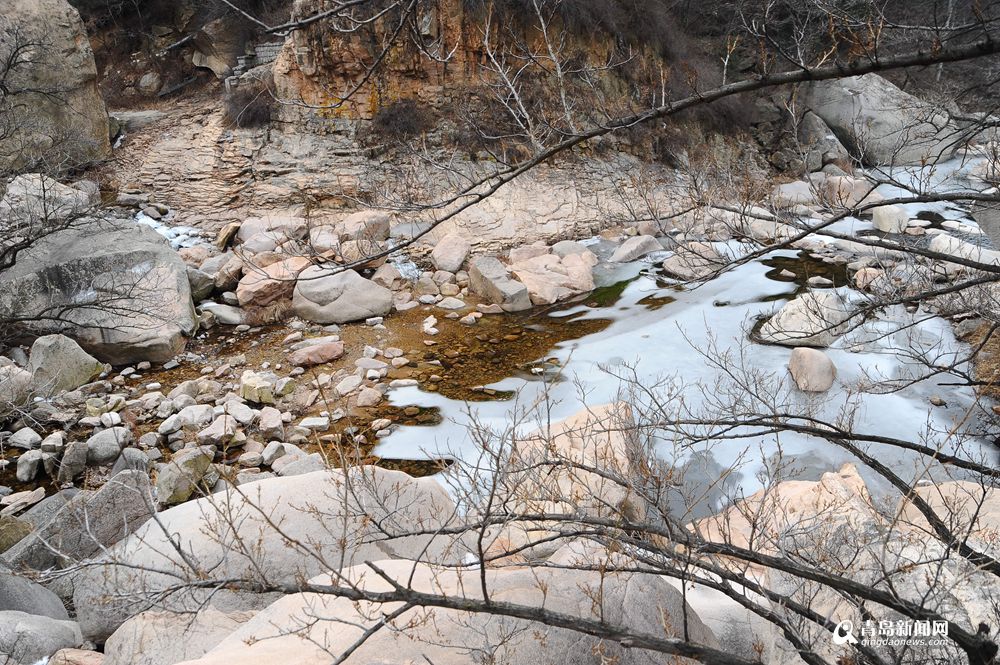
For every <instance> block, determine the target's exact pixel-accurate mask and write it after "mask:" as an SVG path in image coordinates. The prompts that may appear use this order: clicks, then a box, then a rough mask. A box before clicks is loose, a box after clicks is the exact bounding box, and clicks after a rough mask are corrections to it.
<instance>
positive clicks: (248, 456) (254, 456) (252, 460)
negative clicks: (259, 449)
mask: <svg viewBox="0 0 1000 665" xmlns="http://www.w3.org/2000/svg"><path fill="white" fill-rule="evenodd" d="M236 463H237V464H239V465H240V466H243V467H255V466H260V465H261V464H263V463H264V456H263V455H261V454H260V453H251V452H247V453H243V454H242V455H240V456H239V457H238V458H236Z"/></svg>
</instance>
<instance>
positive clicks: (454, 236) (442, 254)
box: [431, 233, 472, 272]
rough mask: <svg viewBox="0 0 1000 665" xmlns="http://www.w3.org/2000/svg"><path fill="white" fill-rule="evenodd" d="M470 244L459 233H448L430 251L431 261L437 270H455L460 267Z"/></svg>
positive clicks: (470, 247) (467, 253)
mask: <svg viewBox="0 0 1000 665" xmlns="http://www.w3.org/2000/svg"><path fill="white" fill-rule="evenodd" d="M470 249H472V246H471V245H470V244H469V241H468V240H466V239H465V238H464V237H463V236H462V235H461V234H459V233H449V234H448V235H446V236H444V237H443V238H441V239H440V240H438V242H437V244H436V245H435V246H434V249H433V250H432V251H431V263H433V264H434V267H435V268H437V269H438V270H447V271H448V272H455V271H457V270H459V269H461V267H462V264H463V263H465V258H466V257H467V256H468V255H469V250H470Z"/></svg>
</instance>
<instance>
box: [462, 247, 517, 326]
mask: <svg viewBox="0 0 1000 665" xmlns="http://www.w3.org/2000/svg"><path fill="white" fill-rule="evenodd" d="M469 288H470V289H471V290H472V292H473V293H475V294H477V295H479V296H481V297H483V298H485V299H486V300H488V301H489V302H491V303H495V304H497V305H500V307H502V308H503V309H504V311H507V312H518V311H521V310H525V309H531V298H530V296H529V295H528V289H527V287H526V286H524V284H521V283H520V282H518V281H516V280H514V279H511V277H510V276H509V275H508V274H507V268H505V267H504V265H503V264H502V263H500V261H499V259H497V258H496V257H492V256H479V257H476V258H474V259H472V260H471V261H469Z"/></svg>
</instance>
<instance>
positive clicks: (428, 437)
mask: <svg viewBox="0 0 1000 665" xmlns="http://www.w3.org/2000/svg"><path fill="white" fill-rule="evenodd" d="M883 193H885V194H886V195H891V194H892V192H889V191H886V192H883ZM929 207H932V206H928V204H921V205H920V209H921V210H927V209H928V208H929ZM938 207H940V208H941V209H942V210H943V211H944V210H947V211H948V212H949V213H954V214H953V215H952V216H951V218H952V219H955V218H961V217H960V216H959V213H960V212H961V211H960V210H958V209H955V210H952V209H951V208H952V206H951V205H950V204H938ZM913 212H914V214H915V212H917V210H914V211H913ZM835 230H836V231H838V232H841V233H850V234H858V233H861V232H865V231H871V230H872V225H871V222H868V221H864V220H858V219H853V218H850V219H845V220H842V221H840V222H838V223H837V225H836V228H835ZM727 249H729V251H730V253H732V252H733V251H739V250H740V248H739V246H738V245H737V244H735V243H730V244H729V245H728V247H727ZM776 257H784V258H795V257H796V254H795V253H794V252H790V251H778V252H773V253H771V254H770V255H768V256H767V257H764V259H761V260H758V261H755V262H752V263H748V264H746V265H743V266H741V267H739V268H736V269H734V270H732V271H730V272H728V273H725V274H723V275H722V276H720V277H718V278H716V279H714V280H712V281H710V282H708V283H707V284H704V285H702V286H700V287H698V288H693V289H690V288H685V289H681V288H679V287H676V286H672V285H670V284H666V283H664V282H663V280H662V278H660V279H657V276H656V275H655V274H653V271H652V270H650V267H651V266H650V264H649V263H643V262H637V263H633V264H628V265H625V266H622V267H621V268H619V269H618V271H617V274H616V275H615V276H614V278H615V279H631V280H632V281H631V282H630V283H629V284H628V285H627V287H626V288H625V289H624V291H623V293H622V295H621V298H620V300H619V301H618V302H617V304H616V306H615V307H613V308H610V311H609V308H601V309H588V308H586V307H582V306H581V307H578V308H576V309H572V310H568V311H563V312H560V313H559V315H560V316H570V315H576V316H582V317H599V318H609V317H610V318H612V319H613V323H612V324H611V325H610V326H608V327H607V328H606V329H604V330H601V331H600V332H597V333H594V334H591V335H588V336H585V337H583V338H580V339H576V340H572V341H567V342H564V343H562V344H559V345H557V346H556V347H555V348H553V349H552V350H551V351H550V352H548V353H546V354H544V357H546V358H551V357H553V356H554V357H556V358H558V359H559V361H560V362H561V364H562V366H563V367H564V372H563V376H562V377H561V380H558V381H554V382H552V381H550V382H544V381H540V380H537V379H534V380H533V379H531V378H522V377H512V378H508V379H505V380H503V381H501V382H499V383H496V384H493V385H491V386H489V387H491V388H495V389H497V390H505V391H509V390H513V391H515V392H516V394H517V399H516V400H511V401H495V402H477V403H475V404H466V403H462V402H459V401H455V400H451V399H448V398H446V397H444V396H442V395H440V394H438V393H434V392H424V391H421V390H420V389H419V388H417V387H408V388H402V389H397V390H393V391H391V392H390V394H389V398H390V400H391V402H392V403H393V404H396V405H400V406H405V405H418V406H423V407H437V408H439V409H440V411H441V413H442V415H443V417H444V422H443V423H442V424H440V425H437V426H433V427H400V428H399V429H398V430H397V431H395V432H394V433H393V434H391V435H390V436H388V437H386V438H385V439H383V441H382V443H381V444H380V446H379V447H378V449H377V451H376V452H377V453H378V454H381V455H384V456H387V457H406V458H413V457H421V456H427V457H441V456H454V457H457V458H458V459H460V460H466V461H471V460H473V459H475V458H476V456H477V453H478V450H477V448H476V444H475V443H474V442H473V440H472V439H471V438H470V436H469V434H468V426H469V424H470V422H472V420H475V421H477V422H479V423H481V424H485V425H488V426H490V427H492V428H494V429H496V430H498V431H503V430H504V429H505V428H506V427H507V426H508V423H510V422H511V420H512V419H513V418H515V417H519V418H522V419H523V425H522V426H521V429H522V430H531V429H534V428H535V427H536V426H537V425H538V424H540V422H541V420H542V419H543V418H546V419H551V420H558V419H562V418H564V417H567V416H570V415H572V414H574V413H576V412H578V411H580V410H581V409H582V408H583V407H584V405H585V404H586V405H597V404H603V403H607V402H610V401H614V400H615V399H616V398H617V397H618V396H619V395H620V392H619V391H620V389H621V387H622V384H621V381H620V380H619V379H617V378H616V377H615V376H614V374H616V368H617V370H622V369H623V368H626V367H634V368H635V377H636V378H637V379H638V381H639V382H640V383H643V384H646V385H653V384H654V383H657V382H658V381H660V380H661V379H662V378H663V377H665V376H676V377H678V379H679V380H680V381H681V382H682V383H683V384H684V385H685V389H684V390H683V391H682V396H683V400H684V402H685V403H686V404H687V405H688V406H689V407H690V408H692V409H698V408H699V407H700V406H703V405H705V404H706V403H707V400H706V392H708V393H709V396H710V397H711V391H713V390H714V387H715V386H716V385H717V382H719V381H720V380H723V377H724V370H723V368H721V367H719V366H717V364H715V363H713V362H711V361H710V360H709V359H708V358H706V357H705V355H703V354H708V355H709V356H714V357H720V356H724V355H725V354H727V353H729V354H732V355H733V356H734V357H738V358H740V357H741V358H743V359H744V361H743V362H745V363H746V364H747V366H748V367H752V368H756V369H759V370H769V371H773V372H774V374H775V377H776V379H777V380H778V381H780V382H783V385H784V386H785V387H786V388H788V393H787V394H788V396H789V399H790V400H791V401H792V404H793V405H794V406H793V408H794V409H795V410H801V412H806V411H808V410H810V409H814V410H815V412H816V413H817V414H818V415H819V416H821V417H825V418H827V419H829V420H831V421H832V420H835V419H836V417H837V414H838V413H839V412H841V410H842V409H846V408H848V406H849V405H853V404H854V403H855V402H856V403H857V404H858V406H857V410H856V413H855V414H854V420H853V427H854V429H855V431H860V432H865V433H868V434H871V435H882V436H890V437H895V438H899V439H904V440H907V441H912V442H925V443H929V444H930V445H934V444H936V443H938V442H943V443H942V445H944V447H945V448H947V446H948V445H950V443H949V441H950V440H949V439H948V436H947V435H946V434H942V435H940V437H938V438H935V437H934V436H932V437H931V440H930V441H928V440H927V439H926V436H927V435H928V433H929V432H934V433H947V432H949V431H950V430H951V429H952V428H954V427H956V425H958V424H959V423H962V422H967V420H966V419H967V418H968V416H969V414H970V412H972V411H973V405H974V403H975V400H976V397H975V394H974V392H973V390H972V389H971V388H969V387H956V386H954V385H949V384H952V383H954V378H953V377H951V376H949V375H947V374H940V375H937V376H932V377H929V378H924V379H923V380H920V381H918V382H916V383H913V384H912V385H907V386H905V387H902V388H900V389H898V390H884V389H873V388H874V386H873V380H880V381H891V380H897V381H900V382H905V380H906V379H908V378H910V377H913V376H917V375H918V374H921V372H922V371H925V370H926V367H925V366H923V365H921V364H920V363H919V362H918V361H917V360H914V352H917V354H916V355H917V356H919V355H921V354H922V355H924V356H925V357H930V358H932V359H933V361H934V362H936V363H938V364H947V363H948V362H949V361H950V360H954V359H955V358H956V357H957V356H956V354H958V353H960V352H961V351H962V349H963V348H964V346H963V345H962V344H961V343H960V342H958V341H957V340H956V339H955V337H954V334H953V331H952V329H951V325H950V324H949V323H948V322H947V321H945V320H943V319H941V318H938V317H931V316H929V315H928V314H927V313H926V312H920V311H917V312H914V313H908V312H907V311H906V310H905V309H904V308H903V307H901V306H897V307H892V308H887V309H885V310H884V311H882V312H881V313H880V314H879V316H878V318H877V319H874V320H871V321H869V322H867V323H865V325H863V326H862V327H861V328H859V329H858V330H856V331H853V332H852V333H851V334H849V335H847V336H845V337H843V338H841V339H840V340H838V341H837V342H836V343H834V344H833V346H832V347H831V348H829V349H827V350H826V353H827V355H828V356H829V357H830V359H831V360H832V361H833V362H834V364H835V365H836V368H837V379H836V382H835V384H834V387H833V388H832V389H831V390H830V391H829V392H828V393H826V394H823V395H821V396H815V395H810V394H806V393H802V392H800V391H797V390H794V389H793V388H792V386H793V383H792V380H791V377H790V376H789V375H788V372H787V364H788V360H789V357H790V355H791V352H792V350H791V349H790V348H786V347H780V346H772V345H764V344H757V343H753V342H751V341H749V332H750V330H751V328H752V326H753V323H754V322H755V321H756V320H758V319H759V318H760V317H762V316H766V315H769V314H770V313H772V312H773V311H775V310H776V309H777V308H779V307H780V306H781V305H782V304H783V303H784V302H785V301H786V300H787V299H788V298H790V297H791V296H792V295H793V294H794V291H795V289H796V288H797V285H796V284H795V283H790V282H787V281H775V280H772V279H769V278H768V277H767V276H766V274H767V273H768V272H769V271H771V270H772V268H771V267H769V266H767V265H765V264H764V263H763V261H764V260H766V259H768V258H771V259H773V258H776ZM840 290H841V292H842V293H843V294H844V295H845V296H846V297H848V298H855V297H857V294H856V293H855V292H853V291H850V290H848V289H846V288H841V289H840ZM651 295H654V296H655V295H659V296H667V295H669V296H671V297H673V298H674V299H675V300H674V301H673V302H669V303H667V304H665V305H663V306H662V307H658V308H655V309H652V308H649V307H647V306H646V305H644V304H643V303H640V302H639V301H640V300H642V299H643V298H647V297H648V296H651ZM710 340H714V342H710ZM741 350H742V353H741ZM921 375H922V374H921ZM883 388H884V386H883ZM869 391H870V392H869ZM581 392H582V393H584V396H583V397H581ZM545 393H547V398H546V399H544V400H543V394H545ZM859 393H861V394H860V395H859ZM932 396H935V397H940V398H943V399H944V400H945V401H946V405H945V406H939V407H934V406H931V404H930V398H931V397H932ZM542 401H544V402H545V403H546V409H545V410H542V409H538V410H536V411H535V412H534V413H531V410H530V405H532V404H535V403H539V402H542ZM525 411H527V412H528V413H529V415H528V417H526V418H525V417H524V415H523V413H524V412H525ZM779 449H780V450H781V453H782V455H783V457H784V459H786V460H791V461H793V463H794V466H795V468H796V469H797V471H796V472H795V474H794V475H795V477H799V478H803V479H815V478H816V477H818V475H819V474H821V473H823V472H825V471H831V470H836V469H837V468H839V467H840V465H841V464H843V463H845V462H853V461H856V460H854V459H853V458H852V456H851V455H850V454H849V453H848V452H846V451H844V450H843V449H841V448H839V447H837V446H835V445H833V444H831V443H827V442H825V441H823V440H818V439H816V438H811V437H807V436H805V435H799V434H795V433H788V432H783V433H781V434H780V435H774V434H767V435H761V436H755V437H752V438H748V439H744V440H737V441H735V442H725V443H714V444H711V445H708V444H704V445H699V446H697V447H696V448H694V449H688V450H685V451H683V452H682V453H678V452H675V451H674V450H673V449H672V447H671V446H669V445H662V446H661V447H660V450H661V454H662V455H663V456H664V457H665V458H666V459H668V460H669V461H672V462H674V463H676V464H678V465H683V464H693V463H694V462H695V461H697V463H698V464H699V465H700V466H701V468H702V472H701V477H702V479H703V481H704V482H705V483H706V484H708V483H710V482H711V481H712V480H714V479H715V477H718V476H721V475H723V472H724V471H725V470H727V469H731V468H735V469H736V470H737V472H736V473H733V474H731V478H730V480H729V483H730V485H732V484H738V485H740V486H741V487H742V490H743V491H745V492H748V493H749V492H752V491H754V490H755V489H756V488H758V487H759V485H760V480H759V476H760V475H761V474H764V473H765V471H766V469H767V468H768V458H769V457H770V456H771V455H773V454H774V453H775V452H777V451H778V450H779ZM872 450H873V451H874V453H875V455H876V456H877V457H880V458H884V459H883V461H886V462H888V463H889V464H890V465H891V466H892V467H894V468H895V469H896V470H897V471H898V472H900V473H901V474H902V475H904V476H909V477H915V476H918V475H923V473H924V472H925V471H926V469H925V467H926V466H927V462H926V460H924V459H918V458H917V457H916V456H912V455H906V454H902V453H901V451H900V450H898V449H890V448H881V449H880V448H878V447H874V448H872ZM976 452H977V454H978V453H982V454H984V455H989V456H992V455H993V453H992V452H991V451H988V450H987V449H986V448H985V447H984V448H982V449H979V450H977V451H976ZM859 466H860V465H859ZM689 469H690V467H689ZM939 471H940V470H933V469H932V470H931V472H930V475H931V476H934V475H935V474H936V473H938V472H939ZM862 474H863V475H866V480H867V481H868V482H869V483H870V485H873V486H875V487H876V488H877V487H878V486H879V485H880V484H881V482H882V481H880V480H879V479H877V478H875V477H874V474H865V471H864V470H862ZM696 477H697V474H696ZM706 508H707V509H712V506H709V505H706Z"/></svg>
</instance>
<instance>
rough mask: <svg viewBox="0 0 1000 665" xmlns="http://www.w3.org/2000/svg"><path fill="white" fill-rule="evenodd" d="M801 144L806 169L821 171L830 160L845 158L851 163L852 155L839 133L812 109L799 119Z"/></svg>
mask: <svg viewBox="0 0 1000 665" xmlns="http://www.w3.org/2000/svg"><path fill="white" fill-rule="evenodd" d="M798 135H799V146H800V147H801V149H802V150H803V152H804V153H805V158H806V170H807V171H819V170H820V169H821V168H823V166H824V165H825V164H827V163H828V162H832V161H836V160H843V161H844V162H845V163H850V160H851V156H850V154H849V153H848V152H847V148H845V147H844V144H843V143H841V142H840V140H839V139H838V138H837V135H836V134H835V133H834V132H833V130H832V129H830V127H829V126H828V125H827V124H826V123H825V122H823V119H822V118H820V117H819V116H818V115H816V114H815V113H813V112H812V111H806V113H805V115H803V116H802V120H800V121H799V131H798Z"/></svg>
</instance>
